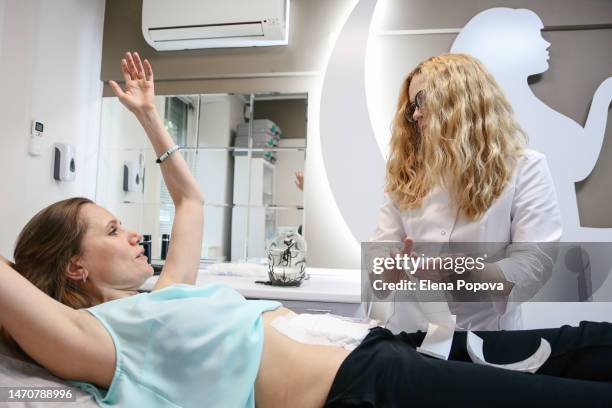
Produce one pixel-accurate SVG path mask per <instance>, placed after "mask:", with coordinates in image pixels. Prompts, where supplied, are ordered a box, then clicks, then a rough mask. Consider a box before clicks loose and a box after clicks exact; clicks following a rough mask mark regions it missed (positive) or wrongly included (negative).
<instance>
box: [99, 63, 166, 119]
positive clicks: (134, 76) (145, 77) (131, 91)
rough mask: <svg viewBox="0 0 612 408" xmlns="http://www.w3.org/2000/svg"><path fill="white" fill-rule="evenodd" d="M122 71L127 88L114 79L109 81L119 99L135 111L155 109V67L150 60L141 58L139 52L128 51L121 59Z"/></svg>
mask: <svg viewBox="0 0 612 408" xmlns="http://www.w3.org/2000/svg"><path fill="white" fill-rule="evenodd" d="M121 72H122V73H123V81H124V82H125V90H123V89H121V87H120V86H119V84H118V83H117V82H115V81H113V80H110V81H108V84H109V85H110V87H111V89H112V90H113V92H114V93H115V95H117V97H118V98H119V101H121V103H122V104H123V105H124V106H125V107H126V108H128V109H129V110H130V111H132V112H133V113H145V112H148V111H151V110H153V109H155V90H154V88H153V68H151V64H150V63H149V61H148V60H146V59H145V60H144V63H143V61H141V60H140V56H139V55H138V53H136V52H134V53H130V52H127V53H126V54H125V58H123V59H122V60H121Z"/></svg>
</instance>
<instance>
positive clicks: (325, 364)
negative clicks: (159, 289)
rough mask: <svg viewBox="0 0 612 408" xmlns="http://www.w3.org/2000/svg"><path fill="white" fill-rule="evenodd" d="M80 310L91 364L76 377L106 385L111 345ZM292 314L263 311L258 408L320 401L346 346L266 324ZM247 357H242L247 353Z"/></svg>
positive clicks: (309, 407)
mask: <svg viewBox="0 0 612 408" xmlns="http://www.w3.org/2000/svg"><path fill="white" fill-rule="evenodd" d="M80 312H82V316H83V326H84V329H85V330H86V331H87V332H89V333H91V335H92V339H94V340H95V341H94V342H93V343H95V344H96V347H95V348H96V349H97V351H96V353H95V354H96V355H97V357H98V358H96V360H97V361H96V364H95V369H92V370H90V371H89V372H88V374H87V376H86V377H87V378H85V377H83V378H78V379H77V380H79V381H86V382H90V383H93V384H96V385H98V386H101V387H104V388H108V387H109V386H110V383H111V381H112V379H113V374H114V372H115V364H116V361H115V347H114V344H113V341H112V338H111V337H110V334H109V333H108V332H107V331H106V329H105V328H104V326H102V324H101V323H100V322H99V321H98V320H97V319H96V318H95V317H94V316H93V315H91V314H90V313H88V312H86V311H84V310H83V311H80ZM287 313H293V312H291V310H289V309H286V308H284V307H281V308H278V309H275V310H274V311H270V312H265V313H263V315H262V319H263V326H264V345H263V351H262V354H261V363H260V366H259V371H258V374H257V379H256V382H255V403H256V406H257V407H258V408H276V407H279V408H287V407H292V408H315V407H322V406H323V404H324V403H325V400H326V398H327V395H328V393H329V390H330V388H331V385H332V382H333V380H334V377H335V376H336V373H337V371H338V368H339V367H340V364H341V363H342V361H344V359H345V358H346V356H347V355H348V354H349V351H347V350H345V349H343V348H341V347H335V346H318V345H310V344H303V343H299V342H297V341H295V340H292V339H290V338H289V337H287V336H285V335H284V334H282V333H281V332H279V331H278V330H276V329H275V328H274V327H272V325H271V324H270V323H271V322H272V321H273V320H274V319H275V318H276V317H278V316H282V315H285V314H287ZM249 357H250V356H245V358H249Z"/></svg>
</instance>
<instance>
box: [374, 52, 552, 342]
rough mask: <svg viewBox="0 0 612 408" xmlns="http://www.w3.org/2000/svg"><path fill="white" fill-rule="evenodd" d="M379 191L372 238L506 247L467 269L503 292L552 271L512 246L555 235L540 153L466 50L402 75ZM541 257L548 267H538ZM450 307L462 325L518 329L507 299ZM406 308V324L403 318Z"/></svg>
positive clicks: (535, 282) (398, 321) (397, 318)
mask: <svg viewBox="0 0 612 408" xmlns="http://www.w3.org/2000/svg"><path fill="white" fill-rule="evenodd" d="M385 191H386V197H385V202H384V204H383V206H382V208H381V210H380V214H379V219H378V226H377V229H376V232H375V234H374V236H373V237H372V240H373V241H384V240H392V241H403V240H405V239H408V241H407V247H410V246H411V245H412V241H414V242H415V243H451V244H452V243H461V242H483V243H498V244H501V245H504V244H505V245H508V249H507V257H506V258H505V259H502V260H500V261H499V262H495V263H487V264H486V267H485V268H484V270H480V271H471V272H470V273H466V274H464V275H463V276H464V277H465V278H468V279H471V280H475V281H485V282H500V283H503V284H504V288H505V289H504V290H505V295H506V296H509V295H510V294H511V293H512V292H513V291H514V292H515V294H516V293H519V292H520V290H522V289H524V291H528V288H533V287H536V288H537V287H539V286H541V283H542V282H543V281H545V280H546V278H547V276H546V273H550V269H551V267H552V259H551V258H550V257H544V260H543V261H542V259H536V258H534V257H533V256H532V257H530V256H526V255H525V251H522V250H521V248H517V245H516V244H517V243H519V242H523V243H525V242H529V243H550V242H555V241H559V239H560V238H561V215H560V210H559V205H558V203H557V197H556V194H555V190H554V186H553V182H552V178H551V175H550V171H549V169H548V166H547V164H546V158H545V157H544V156H543V155H542V154H540V153H538V152H536V151H533V150H530V149H528V148H527V136H526V135H525V133H524V132H523V131H522V130H521V128H520V127H519V125H518V123H517V122H516V120H515V118H514V114H513V111H512V108H511V106H510V104H509V103H508V101H507V100H506V98H505V96H504V94H503V92H502V91H501V89H500V87H499V86H498V84H497V83H496V81H495V79H494V78H493V76H492V75H491V74H490V73H489V72H488V71H487V70H486V68H485V67H484V65H483V64H482V63H480V62H479V61H478V60H477V59H475V58H473V57H471V56H469V55H466V54H444V55H439V56H435V57H432V58H429V59H427V60H425V61H423V62H422V63H420V64H419V65H418V66H417V67H416V68H414V69H413V70H412V71H411V72H410V73H409V74H408V76H407V78H406V79H405V80H404V82H403V84H402V86H401V88H400V96H399V101H398V104H397V110H396V113H395V117H394V121H393V130H392V137H391V142H390V156H389V159H388V162H387V178H386V186H385ZM521 257H522V258H521ZM538 263H539V264H542V263H545V264H546V265H545V267H544V268H536V267H534V265H535V264H538ZM425 272H426V271H425ZM426 276H427V274H426V273H421V277H426ZM510 299H512V297H510ZM523 300H524V299H523ZM404 305H405V306H404V307H411V306H407V305H408V303H406V304H404ZM397 307H402V306H401V305H400V306H398V305H397V304H396V307H395V308H396V309H397ZM451 310H452V312H453V314H456V315H457V319H458V325H459V327H461V328H466V329H467V328H470V329H479V330H499V329H517V328H520V327H521V317H520V309H519V308H518V306H516V305H513V304H512V303H509V304H506V303H505V302H501V301H500V302H491V301H489V302H485V301H482V302H477V303H467V302H464V303H457V304H454V305H453V307H452V309H451ZM393 313H394V316H393V317H391V316H388V317H390V318H391V320H390V324H391V327H393V326H396V327H398V328H401V329H404V330H408V329H414V328H419V327H414V324H416V325H417V326H418V325H422V324H423V323H422V322H420V323H418V322H417V323H415V319H414V316H415V315H414V314H412V315H410V313H403V314H402V313H397V311H395V312H393ZM402 315H403V316H404V317H409V319H410V321H408V320H406V319H404V320H403V321H402ZM411 325H413V326H412V327H411Z"/></svg>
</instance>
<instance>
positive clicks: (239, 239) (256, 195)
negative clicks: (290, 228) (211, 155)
mask: <svg viewBox="0 0 612 408" xmlns="http://www.w3.org/2000/svg"><path fill="white" fill-rule="evenodd" d="M250 163H251V171H250V178H251V183H250V188H249V182H248V181H249V157H248V156H236V157H234V207H233V209H232V252H231V259H232V261H237V260H240V259H244V258H245V256H246V254H247V253H248V258H263V257H265V256H266V255H265V242H266V241H267V240H269V239H271V238H272V237H273V235H274V232H275V230H276V211H275V210H274V209H272V208H269V207H268V206H269V205H271V204H273V203H274V198H275V195H276V194H275V193H276V192H275V177H276V175H275V166H274V164H271V163H269V162H268V161H266V160H265V159H263V158H260V157H251V158H250ZM249 190H250V191H249ZM247 230H248V231H247ZM247 235H248V240H247ZM247 248H248V252H247Z"/></svg>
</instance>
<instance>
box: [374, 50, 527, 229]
mask: <svg viewBox="0 0 612 408" xmlns="http://www.w3.org/2000/svg"><path fill="white" fill-rule="evenodd" d="M417 74H422V75H423V76H424V77H425V81H426V87H425V95H426V98H425V106H424V108H423V121H424V125H425V130H424V132H423V134H420V132H419V131H418V129H417V126H415V125H414V124H412V123H409V122H408V121H407V120H406V117H405V112H406V109H407V108H408V105H409V104H410V97H409V93H408V90H409V88H410V83H411V81H412V79H413V78H414V76H415V75H417ZM526 144H527V135H526V134H525V132H523V130H522V129H521V128H520V126H519V124H518V123H517V121H516V120H515V118H514V112H513V110H512V107H511V106H510V103H509V102H508V101H507V99H506V97H505V96H504V94H503V92H502V90H501V89H500V87H499V85H498V84H497V82H496V81H495V79H494V78H493V76H492V75H491V74H490V73H489V72H488V71H487V69H486V68H485V67H484V65H483V64H482V63H481V62H480V61H478V60H477V59H476V58H474V57H471V56H469V55H467V54H443V55H439V56H435V57H432V58H429V59H427V60H425V61H423V62H421V63H420V64H419V65H418V66H417V67H416V68H415V69H414V70H412V72H410V74H409V75H408V77H407V78H406V79H405V80H404V82H403V84H402V87H401V89H400V96H399V100H398V103H397V110H396V112H395V117H394V119H393V127H392V136H391V142H390V154H389V159H388V161H387V178H386V185H385V191H386V192H388V193H390V195H391V197H392V198H393V199H394V201H395V202H396V203H397V204H398V206H399V207H400V208H401V209H402V210H406V209H412V208H418V207H420V206H421V204H422V202H423V199H424V198H425V197H426V196H427V194H428V193H429V192H430V191H431V189H432V188H433V187H434V186H435V185H437V184H441V185H444V186H445V187H446V188H448V190H449V193H450V194H451V196H452V197H453V198H454V201H455V203H456V204H457V206H458V208H459V209H460V210H462V211H463V213H464V214H465V215H466V216H467V217H468V218H469V219H472V220H474V219H478V218H480V217H481V216H482V214H484V212H485V211H486V210H487V209H488V208H489V207H490V206H491V204H492V203H493V202H494V201H495V200H496V199H497V198H498V197H499V196H500V195H501V193H502V191H503V190H504V188H505V186H506V184H507V183H508V181H509V179H510V177H511V175H512V172H513V171H514V167H515V166H516V163H517V160H518V157H519V156H520V155H521V153H522V151H523V149H524V148H525V146H526Z"/></svg>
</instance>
